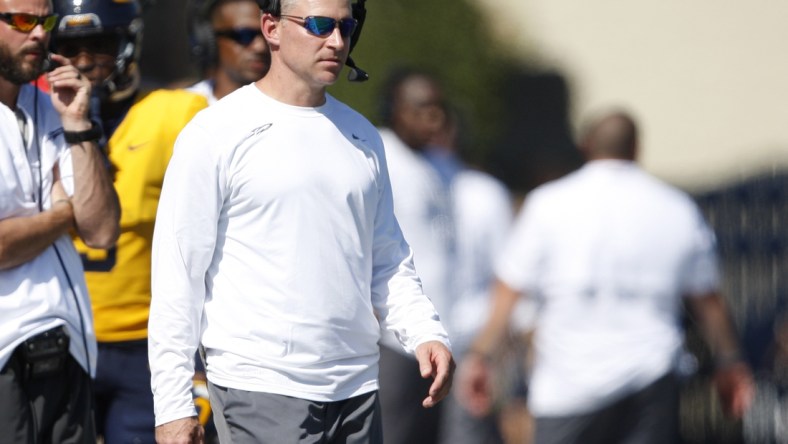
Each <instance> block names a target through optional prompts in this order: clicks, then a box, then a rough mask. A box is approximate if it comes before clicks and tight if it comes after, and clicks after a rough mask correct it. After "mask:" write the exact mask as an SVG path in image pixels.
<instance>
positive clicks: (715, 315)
mask: <svg viewBox="0 0 788 444" xmlns="http://www.w3.org/2000/svg"><path fill="white" fill-rule="evenodd" d="M689 307H690V309H691V311H692V313H693V315H694V317H695V321H696V322H697V323H698V326H699V327H700V331H701V333H702V334H703V338H704V339H705V340H706V343H707V344H708V346H709V348H710V349H711V352H712V354H713V357H714V359H715V362H716V364H717V366H724V365H727V364H730V363H733V362H735V361H740V360H741V359H742V357H741V349H740V346H739V341H738V335H737V334H736V329H735V326H734V325H733V321H732V319H731V317H730V313H729V312H728V309H727V307H726V305H725V301H724V300H723V299H722V297H721V296H720V295H718V294H716V293H709V294H707V295H704V296H700V297H694V298H690V299H689Z"/></svg>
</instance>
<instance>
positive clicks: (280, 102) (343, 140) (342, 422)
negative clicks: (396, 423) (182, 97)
mask: <svg viewBox="0 0 788 444" xmlns="http://www.w3.org/2000/svg"><path fill="white" fill-rule="evenodd" d="M263 11H264V13H263V15H262V18H261V28H262V32H263V35H264V37H265V39H266V41H267V42H268V46H269V48H270V50H271V67H270V70H269V72H268V74H267V75H266V76H265V77H264V78H262V79H261V80H259V81H257V82H255V83H254V84H251V85H247V86H245V87H242V88H240V89H238V90H237V91H235V92H233V93H231V94H230V95H228V96H227V97H225V98H224V99H222V100H220V101H218V102H217V103H216V104H214V105H213V106H211V107H209V108H207V109H205V110H203V111H202V112H200V114H198V115H197V116H196V117H195V118H194V119H193V120H192V122H191V123H190V124H189V125H187V127H186V128H185V129H184V130H183V132H182V133H181V135H180V136H179V139H178V141H177V143H176V147H175V154H174V156H173V158H172V160H171V162H170V164H169V169H168V171H167V175H166V178H165V182H164V187H163V192H162V198H161V201H160V203H159V210H158V214H157V219H156V220H157V222H156V229H155V235H154V247H153V300H152V304H151V314H150V327H149V333H150V338H149V340H150V365H151V372H152V388H153V392H154V402H155V409H156V422H157V440H158V441H159V442H162V443H168V442H199V441H200V440H201V436H202V430H201V428H200V426H199V423H198V421H197V418H196V417H195V408H194V404H193V401H192V396H191V383H192V382H191V376H192V373H193V362H194V360H193V357H194V353H195V351H196V350H197V348H198V346H200V347H202V348H204V351H205V358H206V370H207V376H208V380H209V390H210V397H211V404H212V407H213V411H214V419H215V421H216V425H217V429H218V431H219V436H220V438H221V439H222V440H223V441H224V440H226V441H227V442H230V441H233V442H282V441H287V442H298V441H299V440H303V441H309V442H315V441H317V442H354V443H380V442H382V432H381V426H380V404H379V401H378V399H377V389H378V381H377V378H378V358H379V350H378V345H377V341H378V339H379V336H380V330H379V324H378V322H380V323H381V324H382V325H383V326H384V327H386V328H388V329H390V330H392V331H395V332H396V334H397V336H398V338H399V340H400V343H401V345H402V346H403V348H405V349H407V350H409V351H410V352H412V353H415V354H416V356H417V358H418V361H419V364H420V367H419V369H418V371H419V372H420V374H421V376H422V377H423V378H432V379H433V382H432V384H431V386H430V388H429V390H428V392H427V393H425V394H424V395H426V397H425V398H424V399H423V402H422V405H423V406H424V407H428V408H429V407H433V406H434V405H436V404H437V403H438V402H439V401H440V400H441V399H443V398H444V397H445V396H446V394H447V393H448V390H449V387H450V385H451V378H452V373H453V365H454V364H453V361H452V357H451V353H450V351H449V343H448V338H447V335H446V332H445V329H444V328H443V326H442V325H441V324H440V321H439V320H438V316H437V313H436V312H435V308H434V307H433V305H432V303H431V302H430V301H429V299H428V298H427V297H426V296H425V295H424V293H423V291H422V289H421V285H420V281H419V278H418V276H417V274H416V273H415V269H414V266H413V261H412V254H411V251H410V248H409V247H408V245H407V243H406V242H405V240H404V239H403V237H402V233H401V231H400V229H399V225H398V224H397V220H396V218H395V217H394V213H393V202H392V195H391V185H390V182H389V178H388V171H387V166H386V158H385V155H384V151H383V144H382V142H381V140H380V136H379V134H378V132H377V130H376V129H375V128H374V127H373V126H372V125H371V124H370V123H369V122H368V121H367V120H366V119H364V118H363V117H362V116H361V115H359V114H358V113H356V112H355V111H353V110H351V109H350V108H348V107H347V106H346V105H344V104H342V103H340V102H338V101H337V100H336V99H334V98H333V97H331V96H330V95H328V94H327V93H326V87H327V86H328V85H331V84H333V83H334V82H335V81H336V80H337V78H338V76H339V73H340V71H341V69H342V67H343V65H344V64H345V61H346V60H347V57H348V53H349V50H350V37H351V35H353V31H354V29H355V28H356V26H357V21H356V20H355V19H354V18H353V17H352V14H351V7H350V3H349V2H348V1H347V0H290V1H285V2H284V3H283V4H282V5H281V6H280V5H279V2H276V1H274V2H267V4H266V5H265V8H264V9H263Z"/></svg>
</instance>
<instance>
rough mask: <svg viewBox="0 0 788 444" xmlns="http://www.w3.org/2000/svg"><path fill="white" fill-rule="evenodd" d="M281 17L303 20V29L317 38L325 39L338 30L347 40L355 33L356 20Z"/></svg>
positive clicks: (284, 15) (285, 15)
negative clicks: (335, 29)
mask: <svg viewBox="0 0 788 444" xmlns="http://www.w3.org/2000/svg"><path fill="white" fill-rule="evenodd" d="M281 17H285V18H290V19H296V20H303V21H304V28H306V30H307V31H308V32H309V33H310V34H312V35H316V36H318V37H327V36H328V35H330V34H331V33H332V32H334V28H339V35H341V36H342V37H343V38H347V37H350V36H351V35H353V31H355V30H356V26H358V20H356V19H352V18H343V19H341V20H337V19H333V18H331V17H321V16H319V15H310V16H308V17H299V16H297V15H287V14H281Z"/></svg>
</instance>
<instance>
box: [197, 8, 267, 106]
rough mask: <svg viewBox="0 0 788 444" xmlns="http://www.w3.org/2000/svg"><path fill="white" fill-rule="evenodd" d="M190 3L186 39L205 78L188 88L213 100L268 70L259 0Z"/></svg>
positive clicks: (250, 81)
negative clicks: (190, 10) (187, 35)
mask: <svg viewBox="0 0 788 444" xmlns="http://www.w3.org/2000/svg"><path fill="white" fill-rule="evenodd" d="M192 6H193V7H192V17H191V18H190V21H189V26H190V28H189V29H190V33H189V41H190V43H191V51H192V55H193V56H195V57H196V58H197V61H198V63H199V67H200V71H201V72H202V74H203V76H204V77H205V78H204V79H203V80H201V81H199V82H197V83H195V84H194V85H192V86H190V87H188V88H186V89H187V90H188V91H192V92H196V93H198V94H201V95H203V96H205V97H206V98H207V99H208V103H209V104H213V103H214V102H216V101H217V100H219V99H221V98H222V97H224V96H226V95H227V94H229V93H231V92H233V91H235V90H236V89H238V88H240V87H242V86H244V85H248V84H250V83H252V82H255V81H257V80H260V79H261V78H262V77H263V76H264V75H265V73H266V72H268V67H269V66H270V64H271V54H270V52H269V51H268V44H267V43H266V41H265V39H264V38H263V34H262V32H261V31H260V7H261V5H260V2H259V1H257V0H195V1H194V2H193V4H192Z"/></svg>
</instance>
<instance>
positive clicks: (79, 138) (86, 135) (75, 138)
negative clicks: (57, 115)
mask: <svg viewBox="0 0 788 444" xmlns="http://www.w3.org/2000/svg"><path fill="white" fill-rule="evenodd" d="M101 136H102V134H101V126H99V125H98V124H97V123H96V122H94V121H92V120H91V121H90V129H87V130H85V131H65V130H63V138H65V139H66V143H82V142H88V141H91V140H99V139H101Z"/></svg>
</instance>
